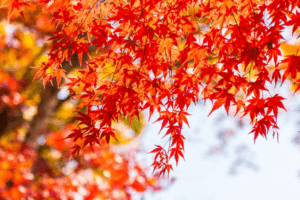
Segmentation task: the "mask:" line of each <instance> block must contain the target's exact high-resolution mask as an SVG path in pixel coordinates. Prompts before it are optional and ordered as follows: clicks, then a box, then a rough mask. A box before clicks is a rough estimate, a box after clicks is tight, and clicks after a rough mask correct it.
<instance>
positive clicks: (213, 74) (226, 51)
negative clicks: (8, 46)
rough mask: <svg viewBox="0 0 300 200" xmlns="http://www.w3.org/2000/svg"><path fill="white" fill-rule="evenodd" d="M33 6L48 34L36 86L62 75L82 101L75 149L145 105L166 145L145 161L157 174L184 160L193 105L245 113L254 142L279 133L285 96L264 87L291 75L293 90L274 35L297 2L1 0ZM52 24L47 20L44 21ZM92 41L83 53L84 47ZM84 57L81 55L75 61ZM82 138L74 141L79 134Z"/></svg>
mask: <svg viewBox="0 0 300 200" xmlns="http://www.w3.org/2000/svg"><path fill="white" fill-rule="evenodd" d="M32 4H40V5H41V6H43V9H44V11H48V12H49V13H51V24H53V25H55V27H56V28H55V31H54V32H53V34H52V37H50V38H49V40H50V41H51V42H52V46H51V50H50V52H49V53H48V60H47V61H45V62H43V63H42V64H41V65H39V66H37V67H36V68H37V69H38V71H37V73H36V76H35V78H38V77H41V78H42V80H43V82H44V85H46V84H47V82H49V81H50V82H51V83H52V79H53V78H56V83H57V85H59V84H60V81H61V78H62V77H64V78H66V79H67V80H68V82H67V84H65V85H64V86H67V87H68V89H69V91H71V92H72V94H73V98H75V99H80V100H81V104H80V105H78V107H77V109H76V110H78V109H84V111H78V117H76V120H78V121H79V124H78V126H77V127H76V128H75V129H74V130H73V132H72V133H71V134H70V135H69V136H68V138H73V142H74V146H73V148H75V149H78V151H77V150H76V151H74V153H79V151H81V150H82V149H83V148H84V147H85V146H91V147H93V146H95V145H101V141H102V140H106V142H107V143H109V142H110V141H112V140H111V138H114V139H116V140H117V138H116V137H115V130H114V128H113V127H112V124H113V122H119V121H120V120H122V119H123V118H125V117H128V118H129V120H130V122H131V121H132V120H133V119H134V117H139V115H140V113H141V112H142V111H144V110H149V112H150V117H151V115H152V114H153V112H158V113H159V114H160V116H159V118H158V119H157V120H156V121H157V122H158V121H160V122H161V123H162V125H161V131H162V130H164V132H165V133H164V134H165V136H166V137H168V138H169V145H168V146H167V147H161V146H157V147H156V148H155V149H154V150H153V151H151V152H152V153H155V154H156V155H155V161H154V163H153V166H154V170H155V169H159V170H160V174H165V172H168V173H169V171H170V170H172V165H171V164H170V162H169V161H170V159H172V158H175V161H176V164H177V163H178V161H179V158H180V157H182V158H184V155H183V152H184V139H185V137H184V135H182V132H181V130H182V127H183V124H186V125H188V120H187V117H186V116H187V115H189V113H188V108H189V106H190V105H191V103H195V104H196V103H197V101H198V100H199V97H200V96H201V98H202V99H203V100H204V101H206V100H210V101H211V102H212V103H213V107H212V110H211V112H210V113H209V115H210V114H211V113H212V112H213V111H215V110H216V109H219V108H220V107H224V108H225V110H226V112H227V113H228V114H229V113H230V112H231V111H232V114H235V115H237V114H238V115H240V116H242V117H244V116H249V118H250V123H251V124H252V126H253V128H252V130H251V131H250V133H253V134H254V141H255V140H256V139H257V137H258V136H259V135H261V136H263V137H265V138H266V137H267V134H268V132H270V131H271V132H272V133H273V136H274V135H277V136H278V131H277V130H278V129H279V127H278V126H277V115H278V110H280V109H284V110H285V107H284V104H283V100H284V97H281V96H279V95H278V94H271V93H270V92H269V89H268V88H267V84H268V83H271V84H274V85H276V84H277V83H278V81H279V80H281V85H282V83H283V82H284V81H285V80H287V79H289V80H291V81H292V83H293V84H295V85H296V86H297V87H296V89H295V92H297V91H298V90H299V88H300V86H299V81H300V79H299V76H298V72H300V68H299V60H300V58H299V56H298V50H297V52H296V53H295V54H293V55H289V56H287V57H285V58H284V59H282V57H283V55H282V53H281V50H280V47H281V45H282V43H283V42H284V38H283V36H282V32H283V31H284V29H285V28H287V27H292V31H291V33H292V34H297V29H298V27H299V12H298V10H299V6H300V1H299V0H289V1H286V0H268V1H266V0H163V1H162V0H123V1H121V0H76V1H75V0H74V1H73V0H69V1H64V0H52V1H49V0H41V1H39V0H36V1H20V0H12V1H6V4H5V5H6V6H8V7H9V12H10V13H12V12H19V13H20V15H22V16H23V17H24V18H25V19H26V15H24V14H23V10H25V9H27V7H28V8H30V7H31V5H32ZM49 23H50V22H49ZM90 47H94V48H95V49H96V51H95V52H93V53H90V51H89V50H88V48H90ZM74 54H76V55H77V56H78V58H79V63H80V66H81V69H80V70H78V73H77V75H76V76H72V77H71V76H68V73H67V71H65V69H64V64H63V63H64V62H66V61H68V62H70V63H71V65H72V59H71V58H72V55H74ZM84 56H87V57H88V59H83V57H84ZM79 138H82V142H81V143H77V140H78V139H79Z"/></svg>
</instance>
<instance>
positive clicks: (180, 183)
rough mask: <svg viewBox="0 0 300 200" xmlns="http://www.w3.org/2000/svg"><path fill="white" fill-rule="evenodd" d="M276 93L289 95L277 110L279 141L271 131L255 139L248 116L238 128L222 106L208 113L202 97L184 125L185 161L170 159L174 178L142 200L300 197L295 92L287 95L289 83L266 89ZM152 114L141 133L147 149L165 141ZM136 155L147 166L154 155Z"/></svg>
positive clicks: (299, 101)
mask: <svg viewBox="0 0 300 200" xmlns="http://www.w3.org/2000/svg"><path fill="white" fill-rule="evenodd" d="M269 88H270V87H269ZM275 92H278V93H279V95H281V96H283V97H285V98H287V99H290V101H287V100H286V101H285V105H286V109H287V110H288V112H285V111H284V110H281V111H280V112H279V117H278V125H279V128H280V130H279V135H280V136H279V143H277V139H276V137H275V139H273V137H272V133H270V134H269V135H268V139H267V140H265V139H264V138H262V137H259V138H258V139H257V141H256V143H255V144H254V143H253V134H250V135H249V134H248V133H249V132H250V131H251V126H250V125H248V124H249V119H247V118H245V119H244V120H243V123H244V126H243V127H242V128H241V127H239V123H238V118H237V117H236V118H234V117H230V116H229V117H227V115H226V112H225V110H224V108H222V107H221V108H220V109H219V110H217V111H216V112H214V113H213V114H212V115H211V116H210V117H207V115H208V113H209V112H210V109H211V103H210V102H209V101H207V102H206V105H205V106H204V105H203V102H201V103H199V104H198V105H197V106H193V107H191V108H190V110H189V111H190V112H189V113H191V114H193V115H192V116H189V124H190V127H191V128H190V129H189V128H188V127H187V126H186V127H184V130H183V134H184V136H185V137H186V143H185V160H186V161H185V162H184V161H183V160H180V161H179V164H178V167H176V166H175V163H174V165H173V168H174V172H172V173H170V178H171V177H175V178H176V181H175V182H174V183H173V185H171V186H170V187H169V188H168V189H166V190H164V191H162V192H157V193H151V192H147V193H146V195H145V196H144V200H165V199H167V200H241V199H243V200H253V199H267V200H268V199H272V200H282V199H288V200H299V199H300V193H299V188H300V140H299V139H300V134H299V133H298V131H300V125H299V122H300V120H298V119H300V118H299V117H300V96H299V95H295V96H292V91H291V90H290V84H289V83H286V84H284V85H283V86H282V87H281V88H280V89H279V90H278V87H277V90H274V91H272V92H271V93H272V94H275ZM157 117H158V115H154V116H153V117H152V120H151V122H150V123H147V127H146V129H145V132H144V135H143V136H142V145H141V146H142V149H144V150H145V151H146V152H149V151H151V150H152V149H154V148H155V147H154V144H159V145H164V144H165V142H166V140H167V138H164V139H161V138H162V136H163V132H162V133H161V135H157V133H158V132H159V130H160V126H161V124H160V123H155V124H152V122H153V121H155V119H156V118H157ZM146 118H147V116H146ZM230 133H231V134H230ZM297 137H298V138H299V139H298V140H297V139H296V138H297ZM140 157H141V158H142V159H141V160H144V161H145V162H147V163H148V165H150V164H151V163H152V162H153V160H152V159H153V155H150V154H147V155H145V153H143V154H142V155H140ZM134 199H141V197H140V196H136V198H134Z"/></svg>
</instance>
